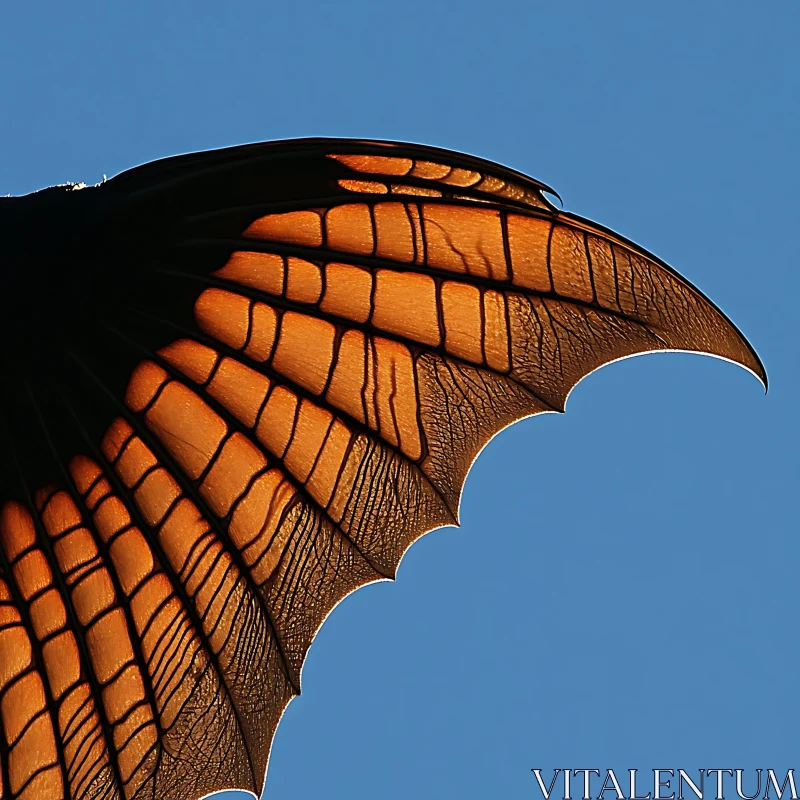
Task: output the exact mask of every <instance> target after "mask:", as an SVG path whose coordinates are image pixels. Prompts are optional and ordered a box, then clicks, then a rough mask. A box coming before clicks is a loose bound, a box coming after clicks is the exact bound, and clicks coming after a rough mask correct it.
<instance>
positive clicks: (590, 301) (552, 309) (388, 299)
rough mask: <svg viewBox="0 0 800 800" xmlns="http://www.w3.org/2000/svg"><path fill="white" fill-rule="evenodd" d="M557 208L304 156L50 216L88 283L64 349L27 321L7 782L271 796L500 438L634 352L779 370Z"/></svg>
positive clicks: (385, 157)
mask: <svg viewBox="0 0 800 800" xmlns="http://www.w3.org/2000/svg"><path fill="white" fill-rule="evenodd" d="M546 190H547V187H545V186H543V185H542V184H540V183H538V182H536V181H533V180H531V179H530V178H527V177H525V176H523V175H520V174H518V173H514V172H512V171H510V170H507V169H505V168H502V167H499V166H497V165H495V164H491V163H488V162H484V161H481V160H478V159H474V158H469V157H466V156H461V155H457V154H454V153H449V152H446V151H441V150H436V149H433V148H424V147H418V146H412V145H400V144H386V143H375V142H358V141H342V140H307V141H297V142H285V143H277V144H266V145H252V146H246V147H241V148H234V149H231V150H225V151H219V152H214V153H206V154H200V155H193V156H183V157H179V158H175V159H168V160H166V161H162V162H156V163H154V164H150V165H146V166H144V167H140V168H137V169H135V170H132V171H130V172H127V173H124V174H122V175H120V176H118V177H117V178H115V179H113V180H112V181H109V182H108V183H107V184H104V185H103V186H101V187H97V188H96V189H85V190H82V191H81V192H73V193H70V199H69V202H68V203H66V204H62V205H58V204H56V205H47V204H43V203H40V204H39V206H36V208H35V209H34V210H35V211H36V214H38V215H39V216H38V217H37V218H36V219H34V218H33V216H31V214H33V212H31V214H29V215H28V217H26V219H28V221H27V222H26V223H25V225H24V226H23V228H24V230H25V236H26V237H27V239H29V240H33V237H34V231H39V232H40V233H41V235H42V236H46V234H47V230H48V219H49V218H52V219H55V218H56V217H58V219H59V220H60V221H57V222H56V221H54V222H52V223H51V224H52V225H54V226H55V229H56V230H57V232H58V236H57V237H56V238H57V240H58V242H59V244H58V255H59V258H61V261H62V262H63V263H64V264H67V265H68V271H67V274H68V275H69V279H68V280H65V282H64V285H63V294H62V296H61V299H57V300H55V301H53V299H52V298H51V300H50V301H49V302H50V304H51V305H52V306H53V308H52V309H51V311H50V312H48V313H49V314H50V316H48V317H47V320H49V322H47V323H45V322H40V323H37V326H42V325H44V326H45V327H46V326H49V327H47V330H46V332H45V333H34V334H26V336H27V337H28V338H25V336H22V335H21V334H20V333H19V331H22V330H23V329H24V330H26V331H27V330H28V327H30V326H31V323H30V322H29V320H30V319H33V317H31V316H30V314H28V316H26V317H24V319H23V318H22V317H20V319H19V320H18V322H17V323H14V325H16V327H14V326H12V328H11V329H10V330H11V333H9V335H11V334H14V335H16V336H17V339H15V340H14V341H15V342H16V344H15V346H14V348H12V349H14V350H15V352H22V353H23V356H24V358H23V357H20V358H14V357H12V356H9V357H8V358H7V370H8V372H7V374H8V375H10V376H11V379H12V380H10V381H8V380H7V381H5V388H4V390H3V393H2V399H3V411H4V416H5V420H6V424H5V429H4V433H3V437H4V443H5V444H4V445H3V446H4V447H5V448H6V450H5V452H4V454H3V462H4V463H3V467H2V479H3V482H4V483H3V491H4V497H3V498H0V499H3V500H5V502H4V505H3V506H2V511H1V512H0V543H1V544H2V547H0V717H2V736H0V761H1V763H2V773H0V781H1V783H0V787H1V788H0V796H2V797H3V798H4V799H7V800H11V799H12V798H14V800H18V799H19V798H34V797H35V798H64V800H68V799H69V800H89V798H152V800H156V798H158V800H191V798H198V797H201V796H202V795H205V794H207V793H209V792H212V791H214V790H217V789H223V788H233V787H238V788H243V789H249V790H250V791H253V792H255V793H259V792H260V791H261V790H262V788H263V783H264V779H265V774H266V768H267V761H268V757H269V749H270V743H271V740H272V737H273V734H274V732H275V729H276V726H277V725H278V722H279V720H280V717H281V715H282V713H283V711H284V709H285V707H286V705H287V703H288V702H289V701H290V700H291V699H292V697H293V696H294V695H296V694H298V693H299V691H300V676H301V669H302V665H303V660H304V658H305V656H306V653H307V651H308V648H309V646H310V645H311V642H312V640H313V638H314V636H315V634H316V632H317V630H318V629H319V627H320V625H321V624H322V623H323V621H324V620H325V617H326V616H327V615H328V614H329V613H330V611H331V609H332V608H333V607H334V606H335V605H336V604H337V603H338V602H339V601H340V600H341V599H342V598H343V597H345V596H346V595H347V594H348V593H349V592H352V591H353V590H355V589H357V588H358V587H360V586H364V585H365V584H368V583H370V582H373V581H377V580H382V579H386V578H392V577H393V576H394V575H395V572H396V570H397V566H398V564H399V562H400V560H401V558H402V556H403V553H404V552H405V551H406V549H407V548H408V547H409V546H410V545H411V544H412V542H414V541H415V540H416V539H417V538H418V537H420V536H421V535H422V534H424V533H425V532H427V531H430V530H432V529H434V528H437V527H440V526H442V525H449V524H454V523H455V522H456V521H457V517H458V506H459V497H460V493H461V489H462V486H463V484H464V480H465V478H466V475H467V472H468V470H469V468H470V465H471V463H472V461H473V460H474V458H475V457H476V455H477V453H478V452H479V451H480V449H481V448H482V447H483V446H484V444H485V443H486V442H487V441H488V440H489V439H490V438H491V437H492V436H493V435H494V434H495V433H497V432H498V431H499V430H500V429H502V428H503V427H505V426H507V425H509V424H511V423H512V422H514V421H515V420H519V419H521V418H523V417H526V416H529V415H533V414H537V413H540V412H546V411H561V410H562V409H563V408H564V403H565V401H566V398H567V395H568V394H569V392H570V390H571V388H572V387H573V386H574V385H575V384H576V383H577V382H578V381H579V380H580V379H581V378H582V377H584V376H585V375H587V374H588V373H590V372H591V371H593V370H595V369H597V368H598V367H600V366H601V365H603V364H606V363H608V362H610V361H614V360H616V359H620V358H624V357H626V356H631V355H634V354H637V353H643V352H648V351H658V350H692V351H698V352H704V353H710V354H714V355H717V356H720V357H723V358H726V359H729V360H731V361H734V362H737V363H739V364H741V365H743V366H744V367H746V368H748V369H749V370H751V371H752V372H753V373H755V374H756V375H757V376H758V377H759V378H760V379H761V380H762V381H763V382H766V377H765V374H764V370H763V367H762V366H761V364H760V362H759V360H758V358H757V357H756V355H755V353H754V352H753V350H752V349H751V348H750V346H749V345H748V344H747V342H746V341H745V340H744V339H743V337H742V336H741V334H740V333H739V332H738V331H737V330H736V329H735V328H734V327H733V325H732V324H731V323H730V322H729V321H728V319H727V318H726V317H725V316H724V315H723V314H722V313H721V312H720V311H719V310H718V309H717V308H716V307H715V306H714V305H713V304H712V303H711V302H710V301H709V300H708V299H706V298H705V297H704V296H703V295H702V294H701V293H700V292H698V291H697V290H696V289H695V288H693V287H692V286H691V285H690V284H689V283H688V282H687V281H685V280H684V279H683V278H681V277H680V276H679V275H677V274H676V273H675V272H674V271H673V270H671V269H670V268H669V267H667V266H666V265H665V264H663V263H662V262H661V261H659V260H658V259H657V258H655V257H654V256H652V255H650V254H649V253H647V252H645V251H644V250H642V249H641V248H639V247H637V246H636V245H634V244H632V243H631V242H629V241H627V240H625V239H623V238H622V237H620V236H618V235H616V234H614V233H612V232H611V231H608V230H606V229H604V228H601V227H600V226H598V225H595V224H594V223H591V222H589V221H587V220H584V219H581V218H579V217H577V216H574V215H572V214H568V213H564V212H562V211H559V210H557V209H556V208H555V207H554V206H553V205H552V204H551V203H550V202H549V201H548V200H547V199H546V196H545V191H546ZM65 196H66V195H64V194H63V193H62V194H59V195H58V197H59V200H58V203H62V200H63V198H64V197H65ZM64 202H66V201H64ZM69 203H72V205H69ZM79 204H82V205H80V206H79ZM42 208H44V209H45V211H47V213H48V214H49V217H48V218H42V215H43V214H45V211H42ZM62 208H63V209H65V210H64V211H63V212H62V211H59V209H62ZM54 209H55V210H54ZM56 211H58V214H57V213H56ZM20 213H21V212H20ZM59 237H60V238H59ZM16 252H17V254H18V259H19V261H20V263H23V262H24V258H25V254H26V253H29V252H30V250H28V251H26V250H25V248H24V247H18V248H17V250H16ZM39 260H40V261H41V262H42V263H44V257H43V256H42V257H40V259H39ZM59 263H61V262H59ZM65 269H67V268H65ZM69 270H72V272H69ZM59 274H62V273H59ZM19 280H20V281H22V282H23V283H24V279H23V278H22V277H21V278H20V279H19ZM28 284H29V285H28ZM28 284H26V286H27V288H25V287H23V288H22V289H20V292H21V293H22V294H24V295H25V297H28V296H30V297H33V298H35V297H36V296H37V295H36V281H33V282H31V281H30V280H29V281H28ZM20 285H22V283H21V284H20ZM40 288H41V287H40ZM26 293H27V294H26ZM86 298H89V299H90V301H87V299H86ZM32 302H33V306H32V307H33V308H35V309H36V308H38V305H36V302H38V300H37V301H36V302H34V301H32ZM65 305H66V306H68V308H67V310H66V311H65V310H64V308H63V307H64V306H65ZM48 308H49V306H48ZM26 313H27V312H26ZM30 313H34V312H30ZM36 313H39V312H36ZM59 315H60V316H59ZM34 316H35V314H34ZM40 316H42V315H41V313H40ZM42 318H44V317H43V316H42ZM37 319H38V317H37ZM52 320H57V322H53V321H52ZM26 325H27V326H28V327H25V326H26ZM59 326H60V327H59ZM34 327H36V326H34ZM37 330H39V328H38V327H37ZM31 335H33V336H34V338H33V339H32V338H30V336H31ZM42 361H44V362H46V364H47V369H41V368H38V367H37V366H36V364H37V363H38V362H42Z"/></svg>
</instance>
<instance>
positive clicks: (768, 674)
mask: <svg viewBox="0 0 800 800" xmlns="http://www.w3.org/2000/svg"><path fill="white" fill-rule="evenodd" d="M799 39H800V4H797V3H796V2H772V3H769V4H767V5H765V6H763V7H761V8H759V7H758V6H757V5H756V4H753V3H744V2H736V1H735V0H727V2H714V1H713V0H706V1H705V2H703V3H696V2H669V3H663V2H662V3H656V2H648V3H641V2H597V3H591V2H577V3H544V2H535V1H534V0H525V2H511V0H504V2H501V3H498V2H492V3H485V2H468V1H467V0H460V1H459V2H450V3H439V2H435V1H434V0H426V1H424V2H421V1H420V0H406V1H405V2H402V3H401V2H374V1H373V2H352V1H350V0H340V2H335V3H334V2H305V3H296V4H290V3H270V2H233V1H230V0H229V2H226V3H218V2H213V3H212V2H169V3H161V2H141V0H140V2H137V3H135V4H133V3H130V4H127V3H126V4H123V3H105V2H102V3H101V2H95V3H91V2H75V3H70V4H63V3H56V2H31V3H27V4H22V3H7V4H5V6H4V8H3V21H2V26H1V27H0V52H2V55H3V59H2V61H3V67H2V70H1V71H0V109H2V112H0V113H1V114H2V116H1V117H0V194H6V193H11V194H22V193H26V192H29V191H33V190H35V189H38V188H41V187H43V186H46V185H51V184H56V183H63V182H66V181H79V180H83V181H86V182H87V183H94V182H97V181H100V180H101V179H102V177H103V175H104V174H107V175H108V176H109V177H110V176H112V175H114V174H116V173H118V172H120V171H122V170H124V169H127V168H129V167H132V166H134V165H136V164H140V163H142V162H147V161H151V160H153V159H156V158H160V157H163V156H168V155H172V154H176V153H183V152H189V151H196V150H205V149H210V148H216V147H223V146H228V145H234V144H239V143H243V142H250V141H259V140H268V139H282V138H289V137H299V136H317V135H329V136H354V137H361V138H387V139H399V140H409V141H415V142H422V143H426V144H432V145H437V146H440V147H447V148H452V149H456V150H461V151H464V152H467V153H472V154H475V155H478V156H482V157H484V158H488V159H492V160H495V161H498V162H501V163H503V164H506V165H508V166H511V167H513V168H515V169H518V170H521V171H523V172H526V173H528V174H530V175H532V176H534V177H536V178H539V179H541V180H543V181H545V182H547V183H549V184H550V185H552V186H554V187H555V188H556V189H557V190H558V191H559V193H560V194H561V196H562V197H563V199H564V205H565V208H567V209H569V210H572V211H575V212H577V213H579V214H582V215H584V216H587V217H589V218H591V219H594V220H596V221H598V222H600V223H603V224H605V225H608V226H610V227H612V228H614V229H615V230H617V231H619V232H620V233H622V234H624V235H625V236H627V237H629V238H631V239H633V240H634V241H636V242H639V243H640V244H642V245H643V246H645V247H646V248H648V249H650V250H652V251H653V252H655V253H657V254H658V255H659V256H661V257H662V258H663V259H665V260H666V261H667V262H668V263H670V264H671V265H673V266H674V267H675V268H677V269H678V271H679V272H681V273H682V274H683V275H685V276H687V277H688V278H689V279H690V280H691V281H692V282H694V283H695V284H696V285H697V286H698V287H699V288H701V289H702V290H703V291H705V292H706V293H707V294H709V296H710V297H711V298H712V299H713V300H714V301H715V302H716V303H717V304H719V305H720V306H721V307H722V309H723V310H724V311H725V312H726V313H727V314H728V315H729V316H730V317H731V318H732V319H733V320H734V322H735V323H736V324H737V325H738V326H739V327H740V328H741V330H742V331H743V332H744V333H745V335H746V336H748V338H749V339H750V340H751V342H752V343H753V345H754V346H755V348H756V350H757V351H758V353H759V354H760V356H761V357H762V359H763V361H764V363H765V365H766V368H767V372H768V373H769V378H770V391H769V394H768V395H767V396H766V397H765V396H764V392H763V390H762V389H761V387H760V386H759V384H758V382H757V381H756V380H755V379H754V378H753V376H752V375H750V374H748V373H747V372H745V371H744V370H742V369H737V368H736V367H734V366H732V365H731V364H728V363H724V362H722V361H717V360H713V359H708V358H701V357H699V356H689V355H673V354H671V355H657V356H650V357H647V358H636V359H632V360H628V361H625V362H622V363H619V364H616V365H614V366H612V367H609V368H607V369H604V370H601V371H600V372H598V373H595V374H593V375H592V376H591V377H590V378H589V379H587V380H585V381H584V382H582V383H581V384H580V386H579V387H578V388H577V389H576V390H575V391H574V393H573V394H572V396H571V397H570V401H569V408H568V411H567V414H566V415H562V416H556V415H545V416H541V417H539V418H536V419H532V420H527V421H525V422H522V423H519V424H517V425H516V426H514V427H512V428H511V429H509V430H506V431H505V432H504V433H502V434H501V435H499V436H498V437H497V438H496V439H495V440H494V441H493V442H492V443H491V445H490V446H489V447H488V448H487V449H486V450H485V451H484V452H483V454H482V455H481V457H480V458H479V460H478V461H477V463H476V464H475V466H474V468H473V470H472V472H471V474H470V476H469V479H468V481H467V484H466V488H465V492H464V498H463V501H462V506H461V514H462V520H463V524H462V527H461V529H459V530H456V529H453V528H450V529H445V530H441V531H438V532H436V533H434V534H432V535H430V536H428V537H426V538H424V539H423V540H422V541H421V542H419V543H418V544H417V545H415V546H414V547H413V548H412V549H411V551H410V552H409V553H408V554H407V556H406V558H405V560H404V562H403V564H402V566H401V568H400V572H399V579H398V581H397V582H396V583H395V584H387V583H382V584H378V585H373V586H370V587H367V588H365V589H362V590H361V591H360V592H358V593H356V594H355V595H353V596H351V597H350V598H348V599H347V600H346V601H345V602H344V603H342V604H341V605H340V606H339V607H338V608H337V609H336V610H335V612H334V613H333V614H332V615H331V617H330V618H329V620H328V621H327V623H326V624H325V626H324V628H323V629H322V631H321V633H320V635H319V636H318V638H317V640H316V642H315V644H314V646H313V647H312V649H311V652H310V654H309V658H308V661H307V662H306V666H305V670H304V673H303V690H304V691H303V696H302V698H300V699H298V700H296V701H294V702H293V703H292V704H291V705H290V707H289V709H288V711H287V713H286V715H285V717H284V720H283V722H282V724H281V726H280V728H279V730H278V733H277V736H276V739H275V743H274V747H273V751H272V759H271V763H270V770H269V776H268V779H267V787H266V792H265V797H266V798H269V800H274V798H291V800H306V798H308V799H309V800H310V799H312V798H313V800H319V798H325V799H326V800H328V799H329V798H330V799H332V800H335V799H336V798H348V800H362V798H364V799H365V800H366V799H367V798H369V799H370V800H372V799H373V798H378V797H380V798H385V799H386V800H394V799H395V798H409V797H414V798H419V800H427V799H428V798H431V799H433V798H437V799H438V798H450V797H452V798H459V800H472V798H476V799H477V798H481V799H482V800H483V799H484V798H487V797H502V798H504V800H522V799H523V798H536V797H539V798H540V797H541V795H540V793H539V790H538V788H537V786H536V782H535V779H534V777H533V775H532V773H531V772H530V770H531V768H533V767H540V768H542V769H543V770H546V772H545V775H546V776H549V775H550V774H551V773H550V770H552V769H553V768H555V767H572V768H584V767H587V768H597V769H601V770H604V769H606V768H609V767H613V768H615V769H617V770H625V769H627V768H629V767H630V768H634V767H636V768H639V769H642V770H650V769H652V768H669V767H672V768H678V767H682V768H684V769H687V770H697V769H700V768H719V767H730V768H734V767H741V768H753V767H762V768H768V767H773V768H775V769H779V768H780V769H782V770H785V769H786V768H787V767H790V766H791V767H795V768H800V763H798V759H797V753H798V751H797V735H798V732H797V720H798V714H800V692H799V691H798V681H797V664H798V659H799V658H800V644H799V641H800V640H799V639H798V634H797V626H796V619H797V602H798V598H797V588H796V587H797V575H798V563H799V562H800V544H798V535H797V534H798V525H797V516H798V503H797V499H796V498H797V493H798V465H799V461H798V451H799V447H798V446H799V445H800V441H799V440H800V436H798V431H799V430H800V425H798V416H797V414H798V406H797V397H798V392H799V391H800V374H799V372H798V344H799V343H800V342H799V341H798V323H799V322H800V319H798V292H800V277H798V275H799V274H800V264H799V263H798V241H797V236H798V229H797V213H798V202H797V197H798V184H800V169H799V168H798V167H799V161H798V155H797V153H798V143H800V115H799V114H798V107H800V105H799V93H798V88H800V87H799V86H798V84H800V63H799V60H800V59H799V58H798V50H797V42H798V40H799ZM799 772H800V770H799ZM799 777H800V775H799ZM750 791H751V792H752V789H751V790H750ZM576 794H578V796H579V793H577V792H576ZM726 794H727V796H729V797H731V796H735V792H733V791H730V792H728V793H726ZM221 797H227V798H233V797H244V795H233V794H229V795H223V796H221ZM606 798H607V800H608V799H609V798H613V794H606Z"/></svg>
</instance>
